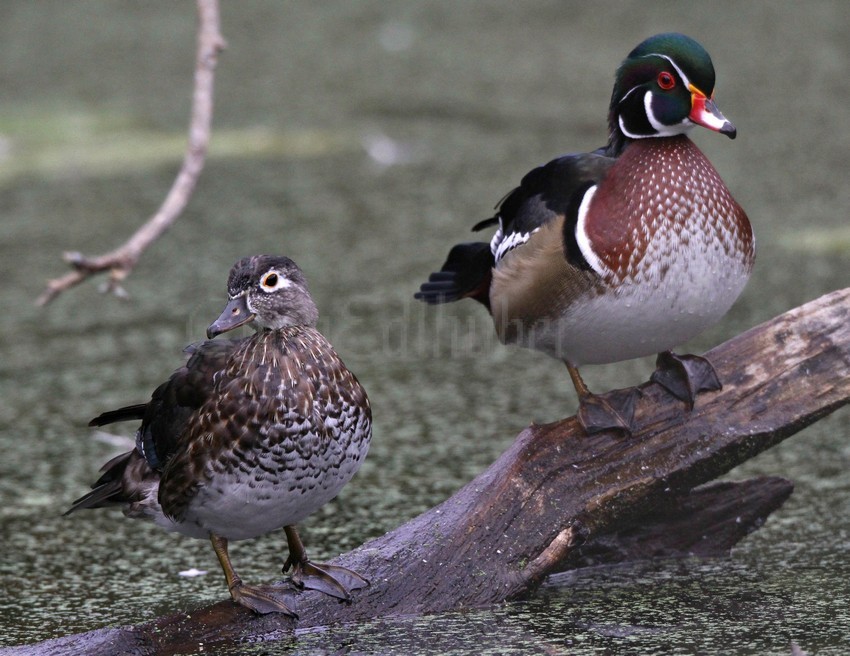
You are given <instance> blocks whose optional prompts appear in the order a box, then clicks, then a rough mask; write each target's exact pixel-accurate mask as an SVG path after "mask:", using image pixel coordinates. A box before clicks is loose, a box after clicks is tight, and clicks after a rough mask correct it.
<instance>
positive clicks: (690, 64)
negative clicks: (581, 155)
mask: <svg viewBox="0 0 850 656" xmlns="http://www.w3.org/2000/svg"><path fill="white" fill-rule="evenodd" d="M608 123H609V133H610V143H609V148H608V150H609V152H608V154H609V155H618V154H619V153H620V152H621V151H622V149H623V147H624V146H625V144H626V143H627V140H629V139H645V138H648V137H671V136H675V135H677V134H683V133H685V132H687V131H688V130H690V129H691V128H692V127H694V125H702V126H703V127H707V128H709V129H710V130H715V131H717V132H721V133H723V134H725V135H727V136H728V137H730V138H733V139H734V138H735V134H736V130H735V126H733V125H732V123H730V122H729V121H728V120H726V118H725V117H724V116H723V114H721V113H720V110H718V109H717V105H716V104H715V103H714V65H713V64H712V62H711V57H710V56H709V54H708V53H707V52H706V51H705V48H703V47H702V46H701V45H700V44H699V43H697V42H696V41H694V40H693V39H691V38H690V37H687V36H685V35H684V34H677V33H667V34H657V35H655V36H652V37H650V38H648V39H646V40H645V41H643V42H642V43H640V44H639V45H638V46H637V47H636V48H635V49H634V50H632V51H631V52H630V53H629V55H628V57H626V59H625V61H624V62H623V63H622V64H621V65H620V68H619V69H617V74H616V77H615V82H614V91H613V94H612V96H611V107H610V110H609V114H608Z"/></svg>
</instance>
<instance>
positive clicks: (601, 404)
mask: <svg viewBox="0 0 850 656" xmlns="http://www.w3.org/2000/svg"><path fill="white" fill-rule="evenodd" d="M565 364H566V365H567V371H569V372H570V378H572V381H573V385H574V386H575V388H576V393H577V394H578V399H579V409H578V413H577V414H576V417H577V418H578V421H579V423H580V424H581V425H582V428H584V431H585V432H586V433H587V434H588V435H592V434H593V433H601V432H603V431H611V430H613V431H619V432H621V433H623V434H624V435H625V436H626V437H628V436H630V435H631V434H632V432H633V431H634V428H635V427H634V416H635V403H636V402H637V399H638V398H639V397H640V395H641V393H640V390H639V389H637V388H636V387H628V388H626V389H618V390H612V391H610V392H606V393H605V394H593V393H592V392H591V391H590V390H589V389H587V385H585V384H584V381H583V380H582V378H581V376H580V375H579V373H578V369H577V368H576V367H574V366H573V365H571V364H570V363H569V362H566V363H565Z"/></svg>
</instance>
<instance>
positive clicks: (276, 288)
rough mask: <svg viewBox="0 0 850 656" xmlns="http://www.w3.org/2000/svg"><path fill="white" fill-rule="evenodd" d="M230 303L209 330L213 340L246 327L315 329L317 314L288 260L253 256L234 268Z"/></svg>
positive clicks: (229, 281)
mask: <svg viewBox="0 0 850 656" xmlns="http://www.w3.org/2000/svg"><path fill="white" fill-rule="evenodd" d="M227 293H228V295H229V297H230V300H229V301H228V303H227V306H226V307H225V308H224V311H223V312H222V313H221V315H220V316H219V317H218V319H216V320H215V321H214V322H213V323H212V324H211V325H210V327H209V328H207V336H208V337H209V338H210V339H212V338H213V337H215V336H216V335H220V334H221V333H223V332H227V331H228V330H233V329H234V328H238V327H239V326H242V325H245V324H252V325H253V326H254V327H255V328H258V329H263V328H265V329H271V330H275V329H278V328H283V327H285V326H315V325H316V321H317V320H318V318H319V311H318V309H317V308H316V304H315V303H314V302H313V298H312V297H311V296H310V292H309V290H308V289H307V281H306V280H305V279H304V274H303V273H302V272H301V269H299V268H298V265H297V264H295V262H293V261H292V260H290V259H289V258H288V257H281V256H275V255H255V256H253V257H245V258H243V259H241V260H239V261H238V262H237V263H236V264H234V265H233V268H232V269H231V270H230V275H229V276H228V279H227Z"/></svg>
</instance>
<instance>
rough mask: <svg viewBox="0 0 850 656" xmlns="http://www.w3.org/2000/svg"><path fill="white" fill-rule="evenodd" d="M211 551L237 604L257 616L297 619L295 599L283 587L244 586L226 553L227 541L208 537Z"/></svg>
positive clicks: (217, 537)
mask: <svg viewBox="0 0 850 656" xmlns="http://www.w3.org/2000/svg"><path fill="white" fill-rule="evenodd" d="M210 542H212V546H213V549H214V550H215V554H216V556H218V562H219V563H221V569H223V570H224V578H225V579H226V580H227V588H228V590H230V596H231V597H232V598H233V601H235V602H236V603H237V604H241V605H242V606H245V607H246V608H250V609H251V610H252V611H254V612H255V613H258V614H259V615H266V614H267V613H283V614H284V615H290V616H292V617H298V615H297V613H296V612H295V610H294V609H295V599H294V597H293V595H291V594H285V592H284V591H285V590H286V588H285V587H278V586H273V585H245V584H244V583H242V579H241V578H239V575H238V574H237V573H236V572H235V571H234V570H233V565H232V564H231V563H230V556H229V555H228V553H227V540H225V539H224V538H221V537H219V536H217V535H210Z"/></svg>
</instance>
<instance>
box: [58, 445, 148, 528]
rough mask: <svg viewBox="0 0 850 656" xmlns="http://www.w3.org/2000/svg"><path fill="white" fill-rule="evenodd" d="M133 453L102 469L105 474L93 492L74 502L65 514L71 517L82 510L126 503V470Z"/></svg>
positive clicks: (129, 452)
mask: <svg viewBox="0 0 850 656" xmlns="http://www.w3.org/2000/svg"><path fill="white" fill-rule="evenodd" d="M133 453H134V452H133V451H128V452H127V453H122V454H121V455H119V456H115V457H114V458H113V459H112V460H110V461H109V462H107V463H106V464H105V465H104V466H103V467H101V468H100V471H102V472H103V476H101V477H100V478H99V479H97V482H95V484H94V485H92V491H91V492H89V493H88V494H86V495H85V496H82V497H80V498H79V499H77V500H76V501H74V503H72V504H71V507H70V508H68V510H67V511H65V512H64V513H63V514H64V515H70V514H71V513H72V512H75V511H77V510H80V509H82V508H103V507H104V506H112V505H115V504H120V503H125V502H126V499H125V498H124V484H123V478H124V470H125V469H127V465H128V464H129V463H130V456H132V455H133Z"/></svg>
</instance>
